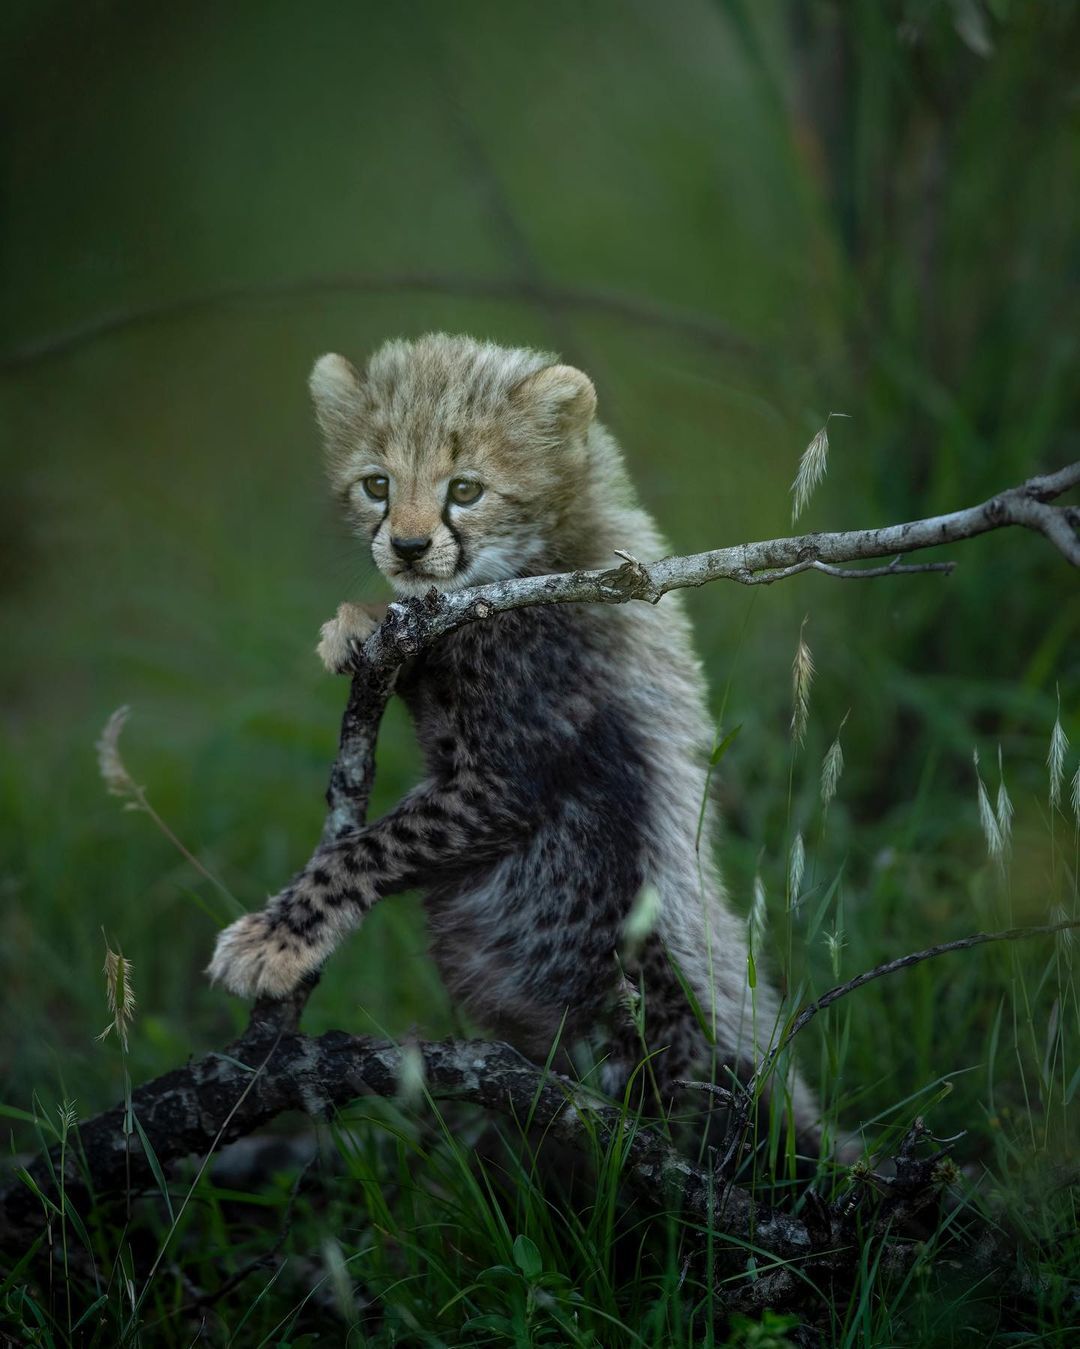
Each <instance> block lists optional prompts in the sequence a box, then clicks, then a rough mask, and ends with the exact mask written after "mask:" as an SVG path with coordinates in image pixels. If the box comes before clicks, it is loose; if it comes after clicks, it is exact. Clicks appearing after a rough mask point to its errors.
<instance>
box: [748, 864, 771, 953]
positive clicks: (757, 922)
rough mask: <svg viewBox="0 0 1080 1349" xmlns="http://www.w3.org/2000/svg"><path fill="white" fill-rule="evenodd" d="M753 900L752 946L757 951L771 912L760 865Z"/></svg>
mask: <svg viewBox="0 0 1080 1349" xmlns="http://www.w3.org/2000/svg"><path fill="white" fill-rule="evenodd" d="M752 894H753V898H752V900H751V903H750V946H751V948H752V949H754V950H757V948H758V946H759V944H760V942H761V939H762V937H763V936H764V935H765V928H766V926H767V925H768V922H769V911H768V905H767V901H766V897H765V882H764V881H763V880H762V879H761V868H760V865H759V867H758V870H757V871H755V872H754V886H753V892H752Z"/></svg>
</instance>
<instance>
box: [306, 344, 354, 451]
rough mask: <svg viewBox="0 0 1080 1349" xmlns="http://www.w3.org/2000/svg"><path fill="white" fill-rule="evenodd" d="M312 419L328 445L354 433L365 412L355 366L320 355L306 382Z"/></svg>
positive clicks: (335, 357) (340, 359) (338, 359)
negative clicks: (313, 416)
mask: <svg viewBox="0 0 1080 1349" xmlns="http://www.w3.org/2000/svg"><path fill="white" fill-rule="evenodd" d="M308 388H309V389H310V390H311V399H312V402H313V403H314V404H315V417H316V419H317V420H318V423H319V427H320V429H321V430H322V433H323V435H324V436H325V437H326V440H327V442H328V443H332V442H333V441H334V440H337V439H340V438H341V437H343V436H347V435H348V433H349V432H350V431H353V430H355V428H356V423H357V421H358V420H359V418H360V416H361V415H362V413H363V411H364V405H365V402H364V394H363V385H362V384H361V382H360V376H359V374H358V373H357V370H356V367H355V366H354V365H353V364H352V362H351V361H347V360H346V359H345V357H344V356H336V355H334V354H333V353H330V354H329V355H327V356H320V357H319V359H318V360H317V361H316V362H315V364H314V366H313V367H312V370H311V376H310V378H309V379H308Z"/></svg>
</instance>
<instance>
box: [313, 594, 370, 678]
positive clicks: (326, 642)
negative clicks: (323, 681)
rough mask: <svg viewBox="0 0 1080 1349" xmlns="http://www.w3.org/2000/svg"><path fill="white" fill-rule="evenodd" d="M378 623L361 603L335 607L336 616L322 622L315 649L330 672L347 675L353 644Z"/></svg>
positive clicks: (352, 655)
mask: <svg viewBox="0 0 1080 1349" xmlns="http://www.w3.org/2000/svg"><path fill="white" fill-rule="evenodd" d="M378 626H379V619H378V618H376V617H375V616H374V615H373V614H371V613H370V612H369V611H368V610H367V609H366V608H365V607H364V606H363V605H360V604H350V603H348V602H346V603H345V604H342V605H339V606H338V611H337V615H336V617H334V618H332V619H331V620H330V622H329V623H324V624H323V625H322V628H321V629H320V636H319V645H318V646H317V647H316V648H315V651H316V653H317V655H318V657H319V659H320V660H321V661H322V663H323V665H325V666H326V668H327V670H329V671H330V673H331V674H348V673H349V672H350V671H351V669H352V662H353V657H354V655H355V653H356V649H357V647H359V646H362V645H363V644H364V642H366V641H367V639H368V638H369V637H370V636H371V634H372V633H373V632H374V631H375V629H376V628H377V627H378Z"/></svg>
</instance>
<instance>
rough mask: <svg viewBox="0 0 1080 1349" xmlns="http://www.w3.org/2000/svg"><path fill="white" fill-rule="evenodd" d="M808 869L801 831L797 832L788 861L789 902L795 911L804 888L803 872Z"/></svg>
mask: <svg viewBox="0 0 1080 1349" xmlns="http://www.w3.org/2000/svg"><path fill="white" fill-rule="evenodd" d="M805 870H806V845H805V844H804V843H803V836H802V834H801V833H796V835H795V838H794V840H793V841H792V844H791V856H790V859H789V861H788V903H789V905H790V907H791V910H792V912H794V911H795V910H796V909H797V908H798V907H799V895H800V892H801V890H802V881H803V872H804V871H805Z"/></svg>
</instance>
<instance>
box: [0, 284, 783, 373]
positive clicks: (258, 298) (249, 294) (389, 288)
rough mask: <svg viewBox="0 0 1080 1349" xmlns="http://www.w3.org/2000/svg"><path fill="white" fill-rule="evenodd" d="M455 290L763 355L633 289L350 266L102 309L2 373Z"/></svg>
mask: <svg viewBox="0 0 1080 1349" xmlns="http://www.w3.org/2000/svg"><path fill="white" fill-rule="evenodd" d="M409 293H412V294H418V295H451V296H459V297H465V298H466V299H479V300H494V301H497V302H498V301H502V302H506V303H515V304H521V303H524V304H533V305H538V306H539V307H540V308H541V309H545V310H547V311H549V312H551V311H565V312H567V313H575V312H583V313H596V314H604V315H607V316H609V317H611V318H614V319H618V320H619V321H620V322H629V323H635V324H641V325H643V326H645V327H652V328H659V329H663V330H666V331H668V332H671V333H675V334H677V335H679V336H681V337H684V338H687V339H688V340H690V341H692V342H698V343H700V344H701V345H703V346H705V347H707V348H709V349H712V350H718V351H724V352H726V353H728V354H729V355H730V354H734V355H740V356H746V357H759V356H761V355H762V351H761V349H760V348H758V347H755V346H754V345H753V344H752V343H751V342H750V341H748V340H747V339H746V338H744V337H742V336H741V335H740V334H738V333H737V332H736V331H735V330H734V329H733V328H731V327H729V326H728V324H726V323H725V322H724V321H723V320H722V319H719V318H714V317H713V316H712V315H710V314H699V313H694V312H693V311H692V310H683V309H674V308H668V307H666V306H664V305H657V304H653V303H651V302H650V301H648V300H641V299H638V298H636V297H635V296H632V295H621V294H619V293H617V292H614V291H605V290H596V289H591V288H589V287H586V286H568V285H559V284H557V283H554V282H541V281H539V280H538V279H536V278H527V279H524V280H522V279H516V278H513V277H507V278H503V277H495V278H484V277H473V276H454V275H440V274H437V273H434V272H402V273H390V274H388V275H385V276H380V275H378V274H366V273H363V272H344V273H338V274H332V275H328V276H301V277H296V278H294V279H289V280H284V281H273V282H263V283H260V284H259V285H253V286H226V287H223V288H222V289H221V290H215V291H209V292H207V293H205V294H203V295H194V296H187V297H185V298H183V299H179V300H163V301H161V302H159V303H156V304H148V305H142V306H134V307H132V308H130V309H119V310H114V311H112V312H110V313H104V314H98V315H95V316H94V317H93V318H90V319H87V320H86V321H85V322H83V323H78V324H75V325H73V326H72V327H70V328H66V329H63V330H61V331H60V332H55V333H47V334H45V335H43V336H41V337H38V338H34V339H31V340H30V341H29V342H25V343H23V344H22V345H21V346H19V347H16V348H14V349H13V350H11V351H8V352H6V353H4V354H2V355H0V372H4V371H12V370H19V369H21V368H23V367H26V366H32V365H36V364H38V363H39V362H41V361H46V360H50V359H53V358H55V357H59V356H65V355H67V354H68V353H69V352H72V351H77V350H79V348H81V347H84V346H88V345H90V344H91V343H93V342H97V341H100V340H101V339H102V338H104V337H109V336H111V335H112V334H114V333H124V332H130V331H138V330H139V329H143V328H152V327H154V326H156V325H157V324H160V323H169V322H175V321H176V320H178V319H189V318H197V317H198V316H199V315H201V314H208V313H209V314H213V313H219V312H221V311H224V310H228V309H235V308H238V307H240V306H248V305H255V304H267V303H270V304H272V303H275V302H277V301H280V300H283V299H300V300H305V299H312V298H315V297H317V296H320V295H350V294H351V295H397V294H409Z"/></svg>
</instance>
